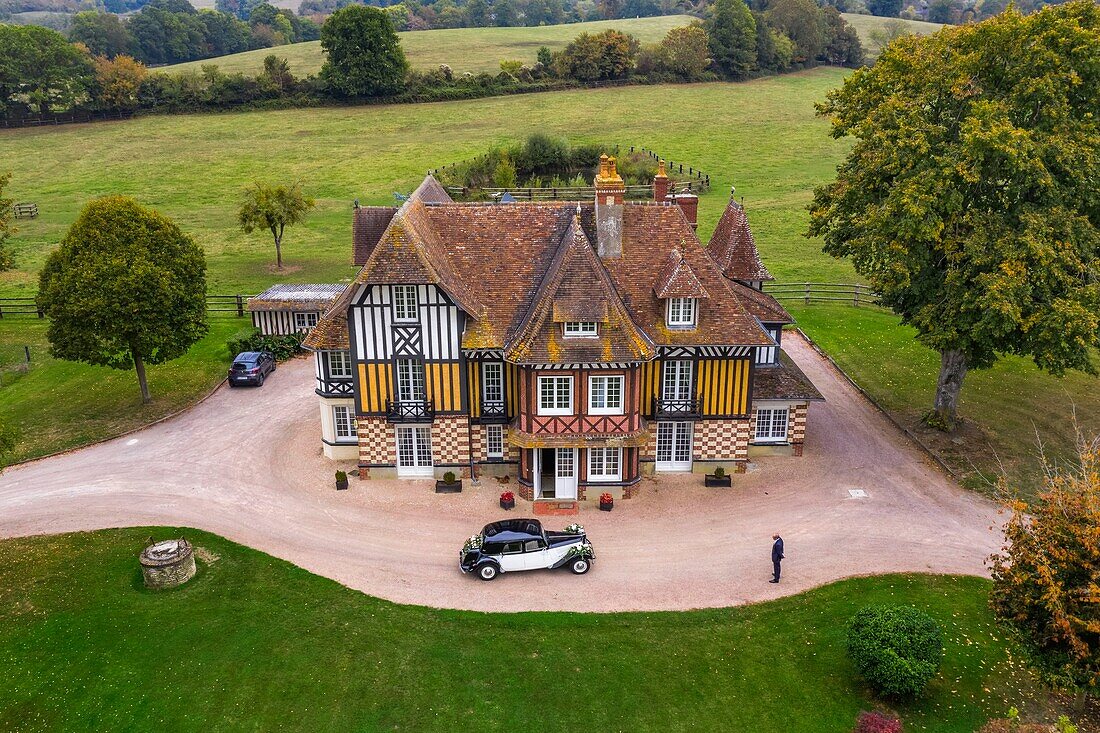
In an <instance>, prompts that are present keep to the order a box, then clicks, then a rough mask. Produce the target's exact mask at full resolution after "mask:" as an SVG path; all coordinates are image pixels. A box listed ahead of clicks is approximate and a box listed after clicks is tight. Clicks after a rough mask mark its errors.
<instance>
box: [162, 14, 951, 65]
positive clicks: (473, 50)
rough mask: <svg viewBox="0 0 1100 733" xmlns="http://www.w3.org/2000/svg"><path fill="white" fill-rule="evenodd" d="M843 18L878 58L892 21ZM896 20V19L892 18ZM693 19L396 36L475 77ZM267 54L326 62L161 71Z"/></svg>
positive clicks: (298, 53) (305, 54)
mask: <svg viewBox="0 0 1100 733" xmlns="http://www.w3.org/2000/svg"><path fill="white" fill-rule="evenodd" d="M844 17H845V19H846V20H847V21H848V22H849V23H851V24H852V27H853V28H855V29H856V33H858V34H859V37H860V40H861V41H862V43H863V47H864V48H865V49H867V51H868V54H869V56H870V57H871V58H874V57H875V56H877V55H878V53H879V51H880V48H879V45H878V42H877V41H875V40H874V39H873V38H872V37H871V32H872V31H873V30H875V29H880V28H882V27H883V24H884V23H885V22H886V21H888V20H891V19H890V18H880V17H878V16H874V15H855V14H852V13H845V14H844ZM894 20H897V19H894ZM695 21H696V19H695V18H693V17H691V16H688V15H663V16H657V17H653V18H625V19H623V20H600V21H594V22H591V23H568V24H563V25H547V26H537V27H532V28H447V29H442V30H435V31H409V32H405V33H399V34H398V36H400V38H401V47H402V48H404V49H405V55H406V56H408V58H409V64H410V65H411V66H412V67H413V68H414V69H423V70H428V69H437V68H439V65H440V64H447V65H448V66H450V67H451V68H452V69H454V71H455V72H457V73H463V72H466V71H469V72H473V73H478V72H482V71H489V72H493V73H496V72H498V71H500V62H501V61H502V60H518V61H523V62H524V63H528V64H533V63H534V62H535V52H536V51H538V49H539V47H540V46H546V47H547V48H549V49H550V50H551V51H557V50H560V49H562V48H564V47H565V45H566V44H568V43H569V42H570V41H572V40H573V39H574V38H576V37H577V36H579V35H580V34H581V33H599V32H601V31H604V30H607V29H608V28H615V29H617V30H621V31H623V32H624V33H630V34H631V35H633V36H636V37H637V38H638V40H639V41H641V42H642V43H656V42H657V41H660V40H661V39H662V38H664V36H665V34H666V33H668V32H669V30H671V29H672V28H677V27H679V26H682V25H688V24H690V23H693V22H695ZM899 22H901V23H904V24H905V27H906V28H907V29H908V30H909V31H910V32H912V33H916V34H919V35H926V34H928V33H933V32H935V31H937V30H939V29H940V28H941V27H942V26H940V25H939V24H938V23H924V22H922V21H919V20H903V21H899ZM270 54H275V55H277V56H280V57H283V58H285V59H286V60H287V61H288V62H289V64H290V69H291V71H293V72H294V74H295V75H297V76H308V75H309V74H316V73H318V72H319V71H320V70H321V65H322V64H323V63H324V61H325V58H324V52H323V51H322V50H321V42H320V41H307V42H304V43H293V44H290V45H287V46H279V47H277V48H264V49H259V50H256V51H245V52H243V53H236V54H231V55H229V56H221V57H219V58H215V59H206V60H204V61H190V62H188V63H185V64H175V65H173V66H167V67H163V68H162V69H161V70H162V71H182V70H190V71H199V69H200V68H201V67H202V66H204V65H205V64H217V65H218V67H219V68H220V69H221V70H222V71H224V72H226V73H233V72H238V71H239V72H241V73H244V74H249V75H252V74H256V73H258V72H259V71H260V70H261V69H262V68H263V62H264V57H265V56H268V55H270Z"/></svg>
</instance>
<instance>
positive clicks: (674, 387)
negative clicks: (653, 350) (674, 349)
mask: <svg viewBox="0 0 1100 733" xmlns="http://www.w3.org/2000/svg"><path fill="white" fill-rule="evenodd" d="M694 371H695V364H694V362H692V361H691V359H669V360H668V361H666V362H665V363H664V366H663V368H662V370H661V398H662V399H665V400H690V399H691V398H692V386H693V382H694V377H695V375H694V373H693V372H694Z"/></svg>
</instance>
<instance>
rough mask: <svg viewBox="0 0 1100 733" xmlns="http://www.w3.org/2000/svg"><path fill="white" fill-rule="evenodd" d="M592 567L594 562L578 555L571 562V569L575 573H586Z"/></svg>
mask: <svg viewBox="0 0 1100 733" xmlns="http://www.w3.org/2000/svg"><path fill="white" fill-rule="evenodd" d="M591 568H592V563H591V562H589V561H588V559H587V558H584V557H578V558H577V559H576V560H574V561H573V562H571V563H569V570H570V571H572V573H573V575H584V574H585V573H587V572H588V571H589V570H590V569H591Z"/></svg>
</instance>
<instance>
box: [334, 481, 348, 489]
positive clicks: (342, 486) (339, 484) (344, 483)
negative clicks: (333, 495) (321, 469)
mask: <svg viewBox="0 0 1100 733" xmlns="http://www.w3.org/2000/svg"><path fill="white" fill-rule="evenodd" d="M347 487H348V480H347V479H346V478H343V479H339V480H337V482H336V490H337V491H343V490H344V489H346V488H347Z"/></svg>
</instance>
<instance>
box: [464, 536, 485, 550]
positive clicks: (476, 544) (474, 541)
mask: <svg viewBox="0 0 1100 733" xmlns="http://www.w3.org/2000/svg"><path fill="white" fill-rule="evenodd" d="M478 549H481V535H479V534H475V535H470V539H468V540H466V543H465V544H464V545H462V551H463V552H467V551H469V550H478Z"/></svg>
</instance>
